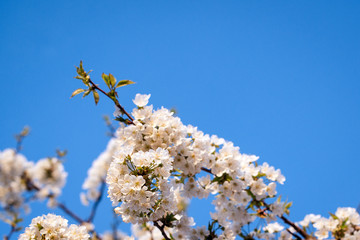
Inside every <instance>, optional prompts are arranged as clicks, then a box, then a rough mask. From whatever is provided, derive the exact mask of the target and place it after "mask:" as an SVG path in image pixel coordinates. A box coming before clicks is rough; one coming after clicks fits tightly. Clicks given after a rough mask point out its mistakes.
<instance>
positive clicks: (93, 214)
mask: <svg viewBox="0 0 360 240" xmlns="http://www.w3.org/2000/svg"><path fill="white" fill-rule="evenodd" d="M105 186H106V185H105V181H103V182H102V184H101V187H100V194H99V196H98V197H97V198H96V200H95V202H94V205H93V207H92V209H91V213H90V216H89V218H88V219H87V221H86V222H88V223H91V222H92V221H93V220H94V217H95V213H96V210H97V207H98V206H99V203H100V201H101V199H102V196H103V195H104V190H105Z"/></svg>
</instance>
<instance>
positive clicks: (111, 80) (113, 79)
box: [109, 73, 116, 87]
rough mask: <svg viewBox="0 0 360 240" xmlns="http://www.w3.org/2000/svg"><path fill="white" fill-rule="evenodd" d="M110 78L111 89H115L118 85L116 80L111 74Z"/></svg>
mask: <svg viewBox="0 0 360 240" xmlns="http://www.w3.org/2000/svg"><path fill="white" fill-rule="evenodd" d="M109 78H110V85H111V87H114V86H115V84H116V78H115V77H114V76H113V75H112V74H111V73H109Z"/></svg>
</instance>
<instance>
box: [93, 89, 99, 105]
mask: <svg viewBox="0 0 360 240" xmlns="http://www.w3.org/2000/svg"><path fill="white" fill-rule="evenodd" d="M93 95H94V100H95V104H96V105H97V104H98V102H99V99H100V97H99V93H98V92H97V91H95V90H94V91H93Z"/></svg>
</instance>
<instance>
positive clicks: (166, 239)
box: [154, 221, 171, 240]
mask: <svg viewBox="0 0 360 240" xmlns="http://www.w3.org/2000/svg"><path fill="white" fill-rule="evenodd" d="M154 226H155V227H157V228H158V229H159V230H160V232H161V234H162V235H163V237H164V238H165V240H171V239H170V238H169V237H168V236H167V235H166V232H165V230H164V225H163V226H160V225H159V223H158V222H157V221H154Z"/></svg>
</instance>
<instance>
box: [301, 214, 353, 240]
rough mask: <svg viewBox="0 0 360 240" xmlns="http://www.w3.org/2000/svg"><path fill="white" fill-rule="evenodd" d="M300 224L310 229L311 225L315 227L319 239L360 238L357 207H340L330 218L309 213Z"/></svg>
mask: <svg viewBox="0 0 360 240" xmlns="http://www.w3.org/2000/svg"><path fill="white" fill-rule="evenodd" d="M299 225H301V226H302V227H304V228H308V229H310V227H311V226H312V227H313V228H315V229H316V231H315V233H314V235H315V237H317V238H318V239H327V238H328V237H330V236H332V238H335V239H346V240H356V239H360V215H359V213H358V212H356V209H355V208H350V207H344V208H338V209H337V210H336V212H335V214H331V216H330V217H329V218H324V217H321V216H320V215H314V214H308V215H306V216H305V218H304V220H302V221H300V222H299Z"/></svg>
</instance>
